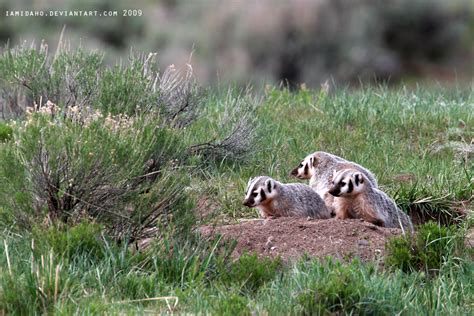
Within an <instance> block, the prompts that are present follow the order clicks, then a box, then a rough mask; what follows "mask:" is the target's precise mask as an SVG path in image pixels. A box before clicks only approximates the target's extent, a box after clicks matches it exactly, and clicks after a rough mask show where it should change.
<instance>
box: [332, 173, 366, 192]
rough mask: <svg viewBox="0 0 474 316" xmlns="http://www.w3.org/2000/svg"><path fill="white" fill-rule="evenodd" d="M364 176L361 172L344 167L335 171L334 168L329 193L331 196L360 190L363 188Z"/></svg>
mask: <svg viewBox="0 0 474 316" xmlns="http://www.w3.org/2000/svg"><path fill="white" fill-rule="evenodd" d="M365 183H366V180H365V177H364V175H363V174H362V173H360V172H358V171H355V170H352V169H344V170H340V171H339V172H336V170H334V173H333V177H332V182H331V186H330V188H329V191H328V192H329V194H331V195H333V196H349V195H355V194H358V193H360V192H362V191H363V190H364V188H365Z"/></svg>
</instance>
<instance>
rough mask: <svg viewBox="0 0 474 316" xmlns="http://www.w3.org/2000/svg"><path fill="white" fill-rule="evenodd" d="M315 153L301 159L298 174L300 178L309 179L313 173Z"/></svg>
mask: <svg viewBox="0 0 474 316" xmlns="http://www.w3.org/2000/svg"><path fill="white" fill-rule="evenodd" d="M314 159H315V158H314V155H313V154H311V155H308V156H306V157H305V158H304V159H303V161H301V163H300V165H299V166H298V173H297V175H296V177H297V178H299V179H309V178H311V176H312V175H313V172H312V171H313V162H314Z"/></svg>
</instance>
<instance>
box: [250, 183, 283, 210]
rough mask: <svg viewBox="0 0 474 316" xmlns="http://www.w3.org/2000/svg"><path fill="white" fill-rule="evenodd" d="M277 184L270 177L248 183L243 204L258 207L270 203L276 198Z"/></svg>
mask: <svg viewBox="0 0 474 316" xmlns="http://www.w3.org/2000/svg"><path fill="white" fill-rule="evenodd" d="M276 194H277V192H276V183H275V180H273V179H271V178H269V177H257V178H254V179H250V180H249V182H248V183H247V190H246V193H245V199H244V200H243V202H242V204H243V205H245V206H247V207H256V206H259V205H261V204H265V203H268V202H270V201H271V200H272V199H274V198H275V196H276Z"/></svg>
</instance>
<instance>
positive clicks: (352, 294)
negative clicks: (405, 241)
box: [296, 261, 387, 315]
mask: <svg viewBox="0 0 474 316" xmlns="http://www.w3.org/2000/svg"><path fill="white" fill-rule="evenodd" d="M359 265H360V263H359V262H358V261H353V262H352V263H351V264H349V265H343V264H341V263H340V262H333V261H329V262H328V263H327V264H324V265H320V266H318V269H322V271H320V274H321V275H320V277H321V279H318V280H313V282H312V283H310V284H309V285H308V286H307V288H306V289H304V290H303V291H302V292H301V293H300V294H298V296H297V298H296V299H297V302H298V304H299V305H300V306H301V308H302V310H303V314H305V315H320V314H328V313H343V314H375V313H386V312H387V311H384V308H385V307H384V306H378V305H377V304H372V303H371V301H372V300H373V298H372V297H371V296H372V295H371V290H373V289H371V288H369V287H368V285H367V281H366V278H367V275H365V273H368V275H369V276H370V274H373V273H374V272H375V269H367V271H365V273H364V272H363V271H360V270H359V269H358V268H357V267H358V266H359Z"/></svg>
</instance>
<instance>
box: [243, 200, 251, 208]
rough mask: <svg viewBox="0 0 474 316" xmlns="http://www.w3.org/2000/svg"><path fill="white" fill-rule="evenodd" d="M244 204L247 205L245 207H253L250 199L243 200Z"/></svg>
mask: <svg viewBox="0 0 474 316" xmlns="http://www.w3.org/2000/svg"><path fill="white" fill-rule="evenodd" d="M242 204H243V205H245V206H247V207H250V206H252V203H250V201H249V200H248V199H245V200H243V201H242Z"/></svg>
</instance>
